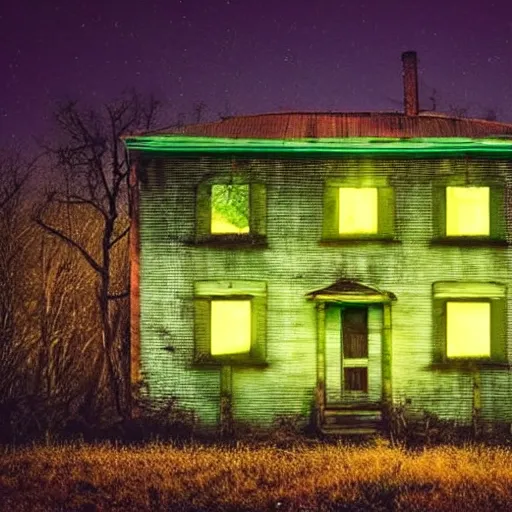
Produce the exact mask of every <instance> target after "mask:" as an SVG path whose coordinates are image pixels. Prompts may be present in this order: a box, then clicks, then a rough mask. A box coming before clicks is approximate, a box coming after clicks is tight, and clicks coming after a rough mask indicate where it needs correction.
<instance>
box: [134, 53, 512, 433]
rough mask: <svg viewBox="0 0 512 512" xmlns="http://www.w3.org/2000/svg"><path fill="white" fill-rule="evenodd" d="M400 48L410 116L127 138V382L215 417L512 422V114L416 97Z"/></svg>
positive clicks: (314, 116)
mask: <svg viewBox="0 0 512 512" xmlns="http://www.w3.org/2000/svg"><path fill="white" fill-rule="evenodd" d="M403 63H404V91H405V112H404V113H380V112H375V113H332V112H330V113H318V112H315V113H277V114H264V115H254V116H240V117H232V118H227V119H224V120H222V121H220V122H215V123H207V124H199V125H191V126H186V127H184V128H183V129H181V130H171V131H166V130H163V131H158V132H151V133H143V134H134V135H130V136H127V137H126V138H125V144H126V146H127V148H128V150H129V153H130V159H131V162H132V181H131V193H132V199H133V205H134V208H133V217H132V234H131V263H132V270H131V290H132V293H131V306H132V311H131V319H132V378H133V380H134V382H138V381H140V380H141V379H142V380H143V381H144V382H145V384H147V390H148V391H147V392H148V393H149V395H150V396H151V397H153V398H155V399H162V400H165V399H167V398H170V397H175V398H176V399H177V400H178V404H179V405H180V406H182V407H186V408H189V409H193V410H194V412H195V413H196V415H197V418H198V420H199V421H200V424H201V425H203V426H204V427H205V428H206V427H216V426H219V425H220V424H225V423H226V422H231V421H234V422H237V421H239V422H247V423H252V424H254V425H260V426H267V425H269V424H271V422H272V421H273V420H274V419H275V418H276V416H279V415H301V416H302V417H303V418H304V422H306V421H308V420H309V419H310V418H311V417H312V416H314V417H315V418H316V421H317V422H318V426H319V427H320V428H321V429H322V430H323V431H325V432H329V431H344V430H347V429H348V430H350V429H349V428H348V425H349V424H352V425H354V422H355V425H356V427H357V431H358V432H371V431H372V430H373V429H374V428H375V427H376V426H377V425H378V422H379V420H380V419H381V417H382V413H383V412H386V411H388V410H389V408H390V407H391V406H392V405H393V404H397V403H407V405H408V407H409V408H410V410H412V411H416V412H418V413H420V412H422V411H429V412H432V413H435V414H437V415H439V417H441V418H449V419H455V420H457V421H458V422H459V423H460V424H469V423H471V422H472V421H473V420H474V419H475V418H477V419H479V420H482V421H485V420H489V421H500V422H512V373H511V371H510V361H511V358H512V322H511V320H510V319H511V315H512V310H511V305H512V303H511V299H510V286H511V285H512V268H511V262H512V260H511V256H512V252H511V249H510V242H511V241H512V234H511V232H510V223H511V220H512V219H510V208H507V207H506V205H507V204H509V203H510V198H509V196H510V190H511V188H510V187H511V185H510V180H511V176H512V175H511V171H512V138H511V137H512V125H510V124H504V123H498V122H489V121H483V120H475V119H461V118H453V117H448V116H444V115H441V114H433V113H423V112H420V111H419V108H418V91H417V75H416V56H415V54H414V53H413V52H408V53H406V54H404V55H403ZM313 412H316V415H315V414H313ZM356 420H358V421H356Z"/></svg>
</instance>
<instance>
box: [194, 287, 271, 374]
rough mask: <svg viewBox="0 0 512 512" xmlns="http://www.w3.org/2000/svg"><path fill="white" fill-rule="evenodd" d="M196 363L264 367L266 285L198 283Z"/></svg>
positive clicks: (196, 290)
mask: <svg viewBox="0 0 512 512" xmlns="http://www.w3.org/2000/svg"><path fill="white" fill-rule="evenodd" d="M194 287H195V300H194V308H195V313H194V323H195V331H194V338H195V349H194V360H195V362H196V363H204V364H208V363H214V364H217V363H223V362H225V363H227V364H237V363H240V364H248V365H250V364H261V363H265V357H266V315H267V308H266V304H267V302H266V301H267V297H266V283H265V282H263V281H241V280H237V281H231V280H226V281H197V282H196V283H195V285H194Z"/></svg>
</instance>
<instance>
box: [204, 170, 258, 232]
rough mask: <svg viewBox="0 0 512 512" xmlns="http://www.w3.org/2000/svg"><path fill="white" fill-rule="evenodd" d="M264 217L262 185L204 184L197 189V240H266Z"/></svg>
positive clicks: (209, 182)
mask: <svg viewBox="0 0 512 512" xmlns="http://www.w3.org/2000/svg"><path fill="white" fill-rule="evenodd" d="M219 179H221V178H219ZM266 216H267V196H266V188H265V185H263V184H261V183H251V184H248V183H231V182H229V183H222V182H219V183H216V182H215V183H212V182H211V181H206V182H204V183H201V184H200V185H199V186H198V189H197V201H196V237H197V239H198V240H204V239H213V240H214V239H223V238H229V239H230V240H233V239H238V240H240V241H242V242H243V240H244V239H247V238H248V237H249V238H257V237H260V238H261V237H265V235H266Z"/></svg>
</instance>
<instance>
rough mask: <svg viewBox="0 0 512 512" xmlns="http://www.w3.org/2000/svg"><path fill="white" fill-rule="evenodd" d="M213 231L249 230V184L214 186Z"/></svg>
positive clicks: (234, 231) (238, 231) (241, 231)
mask: <svg viewBox="0 0 512 512" xmlns="http://www.w3.org/2000/svg"><path fill="white" fill-rule="evenodd" d="M211 204H212V211H211V214H212V218H211V232H212V233H217V234H221V233H226V234H227V233H248V232H249V185H213V186H212V202H211Z"/></svg>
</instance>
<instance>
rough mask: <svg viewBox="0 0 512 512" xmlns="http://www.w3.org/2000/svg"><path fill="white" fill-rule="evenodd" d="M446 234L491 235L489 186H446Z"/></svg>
mask: <svg viewBox="0 0 512 512" xmlns="http://www.w3.org/2000/svg"><path fill="white" fill-rule="evenodd" d="M446 235H447V236H468V235H469V236H478V235H481V236H486V235H489V187H446Z"/></svg>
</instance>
